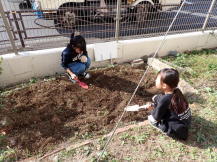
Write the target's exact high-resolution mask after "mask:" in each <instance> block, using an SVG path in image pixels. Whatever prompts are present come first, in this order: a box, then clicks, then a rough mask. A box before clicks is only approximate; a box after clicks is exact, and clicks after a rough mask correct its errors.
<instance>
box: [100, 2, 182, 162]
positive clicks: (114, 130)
mask: <svg viewBox="0 0 217 162" xmlns="http://www.w3.org/2000/svg"><path fill="white" fill-rule="evenodd" d="M185 1H186V0H184V1H183V3H182V5H181V6H180V8H179V10H178V12H177V13H176V15H175V17H174V19H173V21H172V22H171V24H170V26H169V28H168V30H167V32H166V33H165V35H164V39H163V40H162V41H161V44H160V46H159V47H158V48H157V50H156V51H155V54H154V56H153V57H152V58H155V56H156V55H157V53H158V52H159V50H160V49H161V48H162V47H163V46H164V44H165V40H166V37H167V35H168V33H169V31H170V29H171V28H172V26H173V24H174V22H175V20H176V18H177V16H178V15H179V12H180V11H181V9H182V7H183V6H184V4H185ZM152 61H153V60H151V62H152ZM149 68H150V65H148V67H147V69H146V70H145V72H144V74H143V76H142V78H141V79H140V81H139V83H138V85H137V87H136V89H135V90H134V92H133V94H132V96H131V98H130V100H129V102H128V104H127V106H129V105H130V103H131V101H132V99H133V97H134V96H135V94H136V92H137V90H138V88H139V86H140V84H141V82H142V81H143V79H144V77H145V75H146V74H147V72H148V70H149ZM127 106H126V107H127ZM125 112H126V110H124V111H123V113H122V114H121V116H120V118H119V120H118V122H117V124H116V126H115V127H114V129H113V132H112V134H111V136H110V137H109V139H108V141H107V142H106V144H105V145H104V148H103V150H102V152H101V153H100V154H99V156H98V158H97V162H99V160H100V158H101V156H102V155H103V154H104V152H105V150H106V148H107V146H108V144H109V143H110V142H111V140H112V138H113V136H114V134H115V132H116V130H117V128H118V126H119V124H120V122H121V120H122V118H123V116H124V114H125Z"/></svg>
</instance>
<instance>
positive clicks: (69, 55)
mask: <svg viewBox="0 0 217 162" xmlns="http://www.w3.org/2000/svg"><path fill="white" fill-rule="evenodd" d="M77 55H78V54H77V53H76V52H75V51H74V49H73V48H69V47H67V48H65V49H64V50H63V52H62V55H61V66H62V67H63V68H64V69H67V68H68V64H70V63H72V62H80V60H79V58H78V59H76V60H74V61H73V59H75V58H76V57H77ZM83 55H85V56H88V54H87V52H84V53H83V54H82V56H83Z"/></svg>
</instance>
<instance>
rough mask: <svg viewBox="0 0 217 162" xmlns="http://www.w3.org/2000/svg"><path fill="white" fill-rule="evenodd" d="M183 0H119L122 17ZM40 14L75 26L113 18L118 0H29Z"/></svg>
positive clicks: (138, 15) (138, 16) (131, 17)
mask: <svg viewBox="0 0 217 162" xmlns="http://www.w3.org/2000/svg"><path fill="white" fill-rule="evenodd" d="M181 3H182V0H121V20H123V21H126V20H135V21H138V22H140V21H143V20H145V19H147V18H148V16H149V14H150V13H157V12H158V11H166V10H169V9H171V8H173V7H175V6H179V5H180V4H181ZM32 6H33V9H34V10H36V11H37V12H36V14H37V16H38V17H40V18H42V17H43V18H45V19H53V20H54V22H55V24H56V26H61V27H70V28H72V27H75V26H76V25H78V24H81V22H83V23H85V22H89V21H93V20H96V19H101V20H106V19H110V20H111V19H112V20H115V16H116V12H117V0H32Z"/></svg>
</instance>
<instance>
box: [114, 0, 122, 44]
mask: <svg viewBox="0 0 217 162" xmlns="http://www.w3.org/2000/svg"><path fill="white" fill-rule="evenodd" d="M120 19H121V0H117V13H116V25H115V40H116V41H118V40H119V36H120Z"/></svg>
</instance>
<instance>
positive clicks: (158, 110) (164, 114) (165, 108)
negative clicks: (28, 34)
mask: <svg viewBox="0 0 217 162" xmlns="http://www.w3.org/2000/svg"><path fill="white" fill-rule="evenodd" d="M172 97H173V94H165V95H157V96H156V97H155V98H154V99H153V100H154V105H155V108H154V110H153V111H152V113H151V115H152V116H153V118H154V119H155V120H156V121H157V122H159V123H160V124H161V125H164V128H165V130H164V131H165V132H167V134H168V135H171V136H172V135H175V136H176V137H178V138H181V139H186V138H187V134H188V128H189V125H190V122H191V111H190V108H188V109H187V110H186V111H185V112H183V113H181V114H177V113H175V112H173V111H172V110H171V109H170V105H171V99H172Z"/></svg>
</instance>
